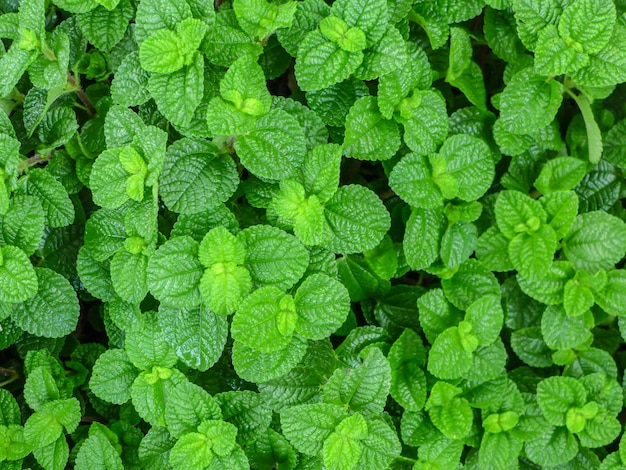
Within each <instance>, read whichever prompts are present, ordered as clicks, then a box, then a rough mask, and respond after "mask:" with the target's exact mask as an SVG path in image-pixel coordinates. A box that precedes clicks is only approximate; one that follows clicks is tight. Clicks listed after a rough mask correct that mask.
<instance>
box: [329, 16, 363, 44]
mask: <svg viewBox="0 0 626 470" xmlns="http://www.w3.org/2000/svg"><path fill="white" fill-rule="evenodd" d="M319 27H320V31H321V32H322V34H323V35H324V36H326V37H327V38H328V39H330V40H331V41H332V42H334V43H336V44H337V45H339V47H341V49H343V50H344V51H348V52H358V51H362V50H363V49H365V47H366V38H365V33H364V32H363V30H361V29H359V28H357V27H355V26H353V27H352V28H350V27H349V26H348V25H347V24H346V22H345V21H343V20H342V19H341V18H337V17H336V16H333V15H330V16H327V17H326V18H324V19H323V20H322V21H320V24H319Z"/></svg>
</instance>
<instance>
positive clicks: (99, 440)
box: [76, 432, 124, 470]
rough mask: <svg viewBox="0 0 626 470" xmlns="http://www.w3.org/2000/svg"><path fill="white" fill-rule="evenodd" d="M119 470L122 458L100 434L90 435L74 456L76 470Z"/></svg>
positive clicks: (121, 465) (122, 465)
mask: <svg viewBox="0 0 626 470" xmlns="http://www.w3.org/2000/svg"><path fill="white" fill-rule="evenodd" d="M88 468H94V469H98V470H100V469H102V470H121V469H123V468H124V464H123V462H122V458H121V457H120V455H119V453H118V452H117V450H116V449H115V447H113V445H112V444H111V442H110V441H109V440H108V439H107V437H106V436H105V435H104V434H103V433H100V432H95V433H90V435H89V437H88V438H87V439H86V440H85V441H84V442H83V443H82V444H81V446H80V449H79V451H78V454H77V455H76V469H88Z"/></svg>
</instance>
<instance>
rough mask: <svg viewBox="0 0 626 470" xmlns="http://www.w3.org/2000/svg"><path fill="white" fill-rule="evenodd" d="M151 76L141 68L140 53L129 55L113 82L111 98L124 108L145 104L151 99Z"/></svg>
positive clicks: (118, 69)
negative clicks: (149, 86)
mask: <svg viewBox="0 0 626 470" xmlns="http://www.w3.org/2000/svg"><path fill="white" fill-rule="evenodd" d="M149 77H150V74H149V73H148V72H146V71H145V70H144V69H142V68H141V64H140V62H139V53H138V52H131V53H130V54H128V55H127V56H126V57H125V58H124V60H123V61H122V63H121V64H120V66H119V67H118V68H117V72H115V76H114V77H113V81H112V82H111V97H112V98H113V101H114V102H115V103H119V104H121V105H123V106H136V105H140V104H144V103H145V102H146V101H148V100H149V99H150V92H149V91H148V79H149Z"/></svg>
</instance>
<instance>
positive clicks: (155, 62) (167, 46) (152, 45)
mask: <svg viewBox="0 0 626 470" xmlns="http://www.w3.org/2000/svg"><path fill="white" fill-rule="evenodd" d="M183 50H184V43H183V40H182V38H181V37H180V36H179V35H178V34H176V33H175V32H174V31H171V30H168V29H160V30H157V31H155V32H154V33H152V34H151V35H150V36H149V37H148V38H147V39H146V40H145V41H143V42H142V43H141V45H140V47H139V60H140V61H141V66H142V67H143V68H144V69H145V70H146V71H148V72H151V73H172V72H176V71H177V70H180V69H181V68H182V67H183V66H184V65H185V58H184V56H183V55H182V53H181V52H182V51H183Z"/></svg>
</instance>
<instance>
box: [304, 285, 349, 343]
mask: <svg viewBox="0 0 626 470" xmlns="http://www.w3.org/2000/svg"><path fill="white" fill-rule="evenodd" d="M294 302H295V307H296V312H297V314H298V322H297V323H296V331H297V332H298V334H300V335H301V336H302V337H304V338H307V339H312V340H321V339H324V338H326V337H328V336H330V335H331V334H332V333H334V332H335V331H336V330H337V329H338V328H339V327H340V326H341V325H342V324H343V323H344V321H345V320H346V317H347V315H348V311H349V310H350V296H349V295H348V290H347V289H346V288H345V287H344V286H343V284H341V283H340V282H339V281H337V280H335V279H333V278H331V277H328V276H326V275H324V274H313V275H312V276H310V277H308V278H306V279H305V280H304V282H303V283H302V284H301V285H300V287H298V290H297V291H296V295H295V297H294Z"/></svg>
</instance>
